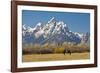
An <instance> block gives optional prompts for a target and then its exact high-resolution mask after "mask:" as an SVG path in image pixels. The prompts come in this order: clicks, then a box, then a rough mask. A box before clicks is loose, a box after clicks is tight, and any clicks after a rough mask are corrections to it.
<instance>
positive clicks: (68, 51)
mask: <svg viewBox="0 0 100 73" xmlns="http://www.w3.org/2000/svg"><path fill="white" fill-rule="evenodd" d="M63 53H64V55H65V54H66V53H69V54H70V55H71V51H70V50H69V49H64V52H63Z"/></svg>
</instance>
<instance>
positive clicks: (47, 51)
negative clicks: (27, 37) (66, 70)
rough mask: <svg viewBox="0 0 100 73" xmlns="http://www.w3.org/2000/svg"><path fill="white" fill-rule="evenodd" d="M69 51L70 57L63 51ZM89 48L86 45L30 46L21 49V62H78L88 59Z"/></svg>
mask: <svg viewBox="0 0 100 73" xmlns="http://www.w3.org/2000/svg"><path fill="white" fill-rule="evenodd" d="M65 49H66V50H70V52H71V55H70V54H69V53H67V52H66V54H65V55H64V50H65ZM89 52H90V47H89V45H87V44H66V43H63V44H54V43H52V44H44V45H39V44H34V45H33V44H30V45H24V47H23V55H22V61H23V62H35V61H56V60H80V59H89V58H90V53H89Z"/></svg>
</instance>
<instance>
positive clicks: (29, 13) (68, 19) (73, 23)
mask: <svg viewBox="0 0 100 73" xmlns="http://www.w3.org/2000/svg"><path fill="white" fill-rule="evenodd" d="M52 17H55V19H56V21H64V23H66V24H67V25H68V27H69V29H70V30H71V31H73V32H81V33H86V32H90V14H89V13H75V12H51V11H49V12H48V11H34V10H23V11H22V24H25V25H26V26H31V27H34V26H35V25H36V24H37V23H38V22H41V23H42V24H46V23H47V22H48V21H49V20H50V19H51V18H52Z"/></svg>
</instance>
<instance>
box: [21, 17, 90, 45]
mask: <svg viewBox="0 0 100 73" xmlns="http://www.w3.org/2000/svg"><path fill="white" fill-rule="evenodd" d="M89 37H90V36H89V33H88V32H86V33H78V32H72V31H71V30H70V29H69V27H68V26H67V24H65V23H64V22H63V21H56V18H54V17H52V18H51V19H50V20H49V21H48V22H47V23H46V24H42V23H41V22H39V23H37V24H36V26H34V27H29V26H26V25H23V26H22V43H33V44H45V43H64V42H67V43H75V44H79V43H87V42H88V41H89Z"/></svg>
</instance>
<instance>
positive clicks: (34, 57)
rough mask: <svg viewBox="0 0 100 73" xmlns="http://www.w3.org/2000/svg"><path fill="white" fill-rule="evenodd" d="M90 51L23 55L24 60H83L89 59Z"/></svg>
mask: <svg viewBox="0 0 100 73" xmlns="http://www.w3.org/2000/svg"><path fill="white" fill-rule="evenodd" d="M89 58H90V54H89V52H84V53H72V54H71V55H70V54H68V53H66V54H65V55H64V54H61V53H58V54H57V53H55V54H24V55H23V57H22V61H23V62H37V61H57V60H81V59H89Z"/></svg>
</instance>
